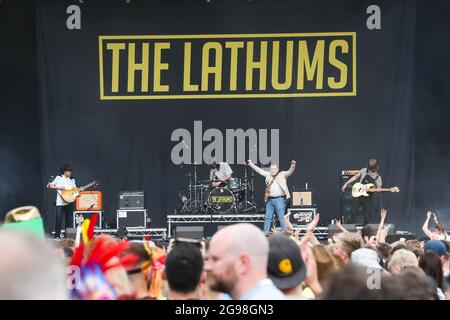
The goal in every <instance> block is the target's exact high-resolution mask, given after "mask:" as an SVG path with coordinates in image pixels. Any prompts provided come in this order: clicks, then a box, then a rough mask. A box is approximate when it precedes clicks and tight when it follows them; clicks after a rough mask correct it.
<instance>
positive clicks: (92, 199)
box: [76, 191, 103, 211]
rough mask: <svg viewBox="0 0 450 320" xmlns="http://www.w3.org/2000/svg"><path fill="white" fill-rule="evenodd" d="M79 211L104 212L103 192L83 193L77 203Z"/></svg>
mask: <svg viewBox="0 0 450 320" xmlns="http://www.w3.org/2000/svg"><path fill="white" fill-rule="evenodd" d="M76 209H77V211H91V210H92V211H100V210H103V205H102V192H101V191H82V192H80V196H79V197H78V198H77V201H76Z"/></svg>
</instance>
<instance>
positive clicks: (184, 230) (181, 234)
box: [175, 226, 205, 240]
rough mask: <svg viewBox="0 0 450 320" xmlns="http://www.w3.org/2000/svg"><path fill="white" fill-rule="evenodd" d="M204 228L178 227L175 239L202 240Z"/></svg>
mask: <svg viewBox="0 0 450 320" xmlns="http://www.w3.org/2000/svg"><path fill="white" fill-rule="evenodd" d="M204 234H205V232H204V228H203V227H202V226H176V227H175V237H177V238H188V239H195V240H201V239H203V237H204Z"/></svg>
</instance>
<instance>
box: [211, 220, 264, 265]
mask: <svg viewBox="0 0 450 320" xmlns="http://www.w3.org/2000/svg"><path fill="white" fill-rule="evenodd" d="M214 243H220V244H221V245H222V246H223V247H224V249H225V250H226V251H227V252H229V254H231V255H234V256H238V255H240V254H242V253H246V254H248V255H249V256H250V257H251V259H252V261H253V262H255V264H257V265H262V266H264V267H265V265H266V264H267V259H268V256H269V242H268V241H267V238H266V236H265V235H264V233H263V232H262V231H261V230H260V229H259V228H258V227H256V226H254V225H253V224H249V223H240V224H234V225H231V226H227V227H225V228H223V229H221V230H220V231H219V232H217V233H216V234H215V235H214V237H213V238H212V240H211V245H213V244H214Z"/></svg>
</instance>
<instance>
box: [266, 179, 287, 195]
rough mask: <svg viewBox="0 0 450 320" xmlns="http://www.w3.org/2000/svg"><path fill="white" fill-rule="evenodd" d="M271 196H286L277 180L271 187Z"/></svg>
mask: <svg viewBox="0 0 450 320" xmlns="http://www.w3.org/2000/svg"><path fill="white" fill-rule="evenodd" d="M270 196H271V197H284V196H286V194H285V193H284V191H283V189H281V186H280V184H279V183H278V182H277V181H276V180H275V181H274V182H273V183H272V185H271V186H270Z"/></svg>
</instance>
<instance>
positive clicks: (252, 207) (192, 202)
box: [179, 164, 257, 214]
mask: <svg viewBox="0 0 450 320" xmlns="http://www.w3.org/2000/svg"><path fill="white" fill-rule="evenodd" d="M192 167H193V171H191V172H189V173H188V174H187V175H186V177H188V178H189V185H188V186H187V187H186V188H185V189H184V190H182V191H180V192H179V197H180V200H181V202H182V204H183V206H182V209H181V214H238V213H252V212H254V213H256V211H257V207H256V204H255V196H254V191H255V188H254V180H253V179H254V177H255V175H254V174H253V172H252V173H251V174H248V172H247V171H248V167H247V166H245V168H244V176H243V177H242V178H235V177H232V178H230V179H228V180H227V181H226V182H223V183H221V184H220V185H219V186H217V187H213V186H212V181H211V180H199V179H198V173H197V168H198V167H199V165H198V164H193V165H192Z"/></svg>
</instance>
